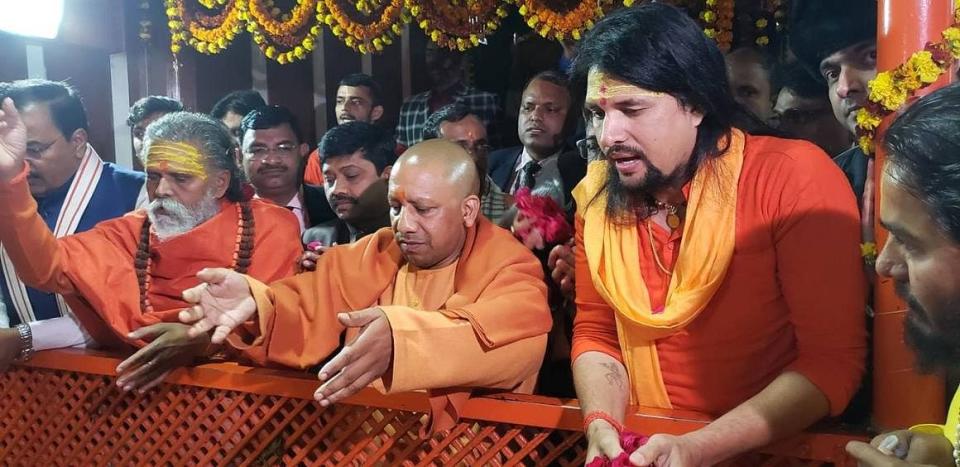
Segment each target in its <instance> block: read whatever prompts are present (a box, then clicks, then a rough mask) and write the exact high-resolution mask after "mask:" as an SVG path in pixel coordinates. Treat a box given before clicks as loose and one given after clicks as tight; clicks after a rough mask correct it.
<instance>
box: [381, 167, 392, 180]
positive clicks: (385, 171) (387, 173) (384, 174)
mask: <svg viewBox="0 0 960 467" xmlns="http://www.w3.org/2000/svg"><path fill="white" fill-rule="evenodd" d="M391 170H393V166H392V165H388V166H386V167H384V168H383V172H380V178H382V179H384V180H390V171H391Z"/></svg>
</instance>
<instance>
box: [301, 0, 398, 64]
mask: <svg viewBox="0 0 960 467" xmlns="http://www.w3.org/2000/svg"><path fill="white" fill-rule="evenodd" d="M359 3H363V5H362V8H363V9H364V10H367V11H369V13H364V11H361V9H360V6H359V5H358V4H359ZM317 12H318V13H319V14H320V15H322V16H323V22H324V23H325V24H327V25H328V26H329V27H330V31H331V32H333V35H334V36H337V37H338V38H340V39H341V40H343V43H344V44H346V45H347V46H348V47H350V48H352V49H354V50H356V51H358V52H360V53H363V54H365V53H370V52H380V51H382V50H383V48H384V46H387V45H390V44H392V43H393V39H394V38H396V37H397V36H399V35H400V33H401V32H402V31H403V26H402V25H403V24H404V23H408V22H410V14H409V12H407V11H406V8H405V5H404V0H362V1H361V2H358V3H357V4H354V3H352V2H350V1H345V0H320V3H319V4H318V5H317Z"/></svg>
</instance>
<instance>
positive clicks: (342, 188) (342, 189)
mask: <svg viewBox="0 0 960 467" xmlns="http://www.w3.org/2000/svg"><path fill="white" fill-rule="evenodd" d="M327 188H328V189H329V190H330V193H331V194H334V195H344V194H347V184H346V183H343V181H342V180H340V179H339V178H338V179H336V180H334V181H333V183H332V184H330V185H329V186H328V187H327Z"/></svg>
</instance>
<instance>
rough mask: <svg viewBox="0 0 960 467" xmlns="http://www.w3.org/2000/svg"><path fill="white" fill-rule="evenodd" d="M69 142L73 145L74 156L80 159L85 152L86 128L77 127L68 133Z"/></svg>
mask: <svg viewBox="0 0 960 467" xmlns="http://www.w3.org/2000/svg"><path fill="white" fill-rule="evenodd" d="M70 144H71V145H73V149H74V153H73V155H74V157H76V158H77V159H82V158H83V155H84V154H86V146H87V130H84V129H83V128H77V130H76V131H74V132H73V134H72V135H70Z"/></svg>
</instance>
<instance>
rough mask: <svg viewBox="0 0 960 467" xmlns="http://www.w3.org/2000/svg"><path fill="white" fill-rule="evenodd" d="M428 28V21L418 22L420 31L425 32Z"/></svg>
mask: <svg viewBox="0 0 960 467" xmlns="http://www.w3.org/2000/svg"><path fill="white" fill-rule="evenodd" d="M428 27H430V21H428V20H423V21H421V22H420V29H423V30H424V31H426V30H427V28H428Z"/></svg>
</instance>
